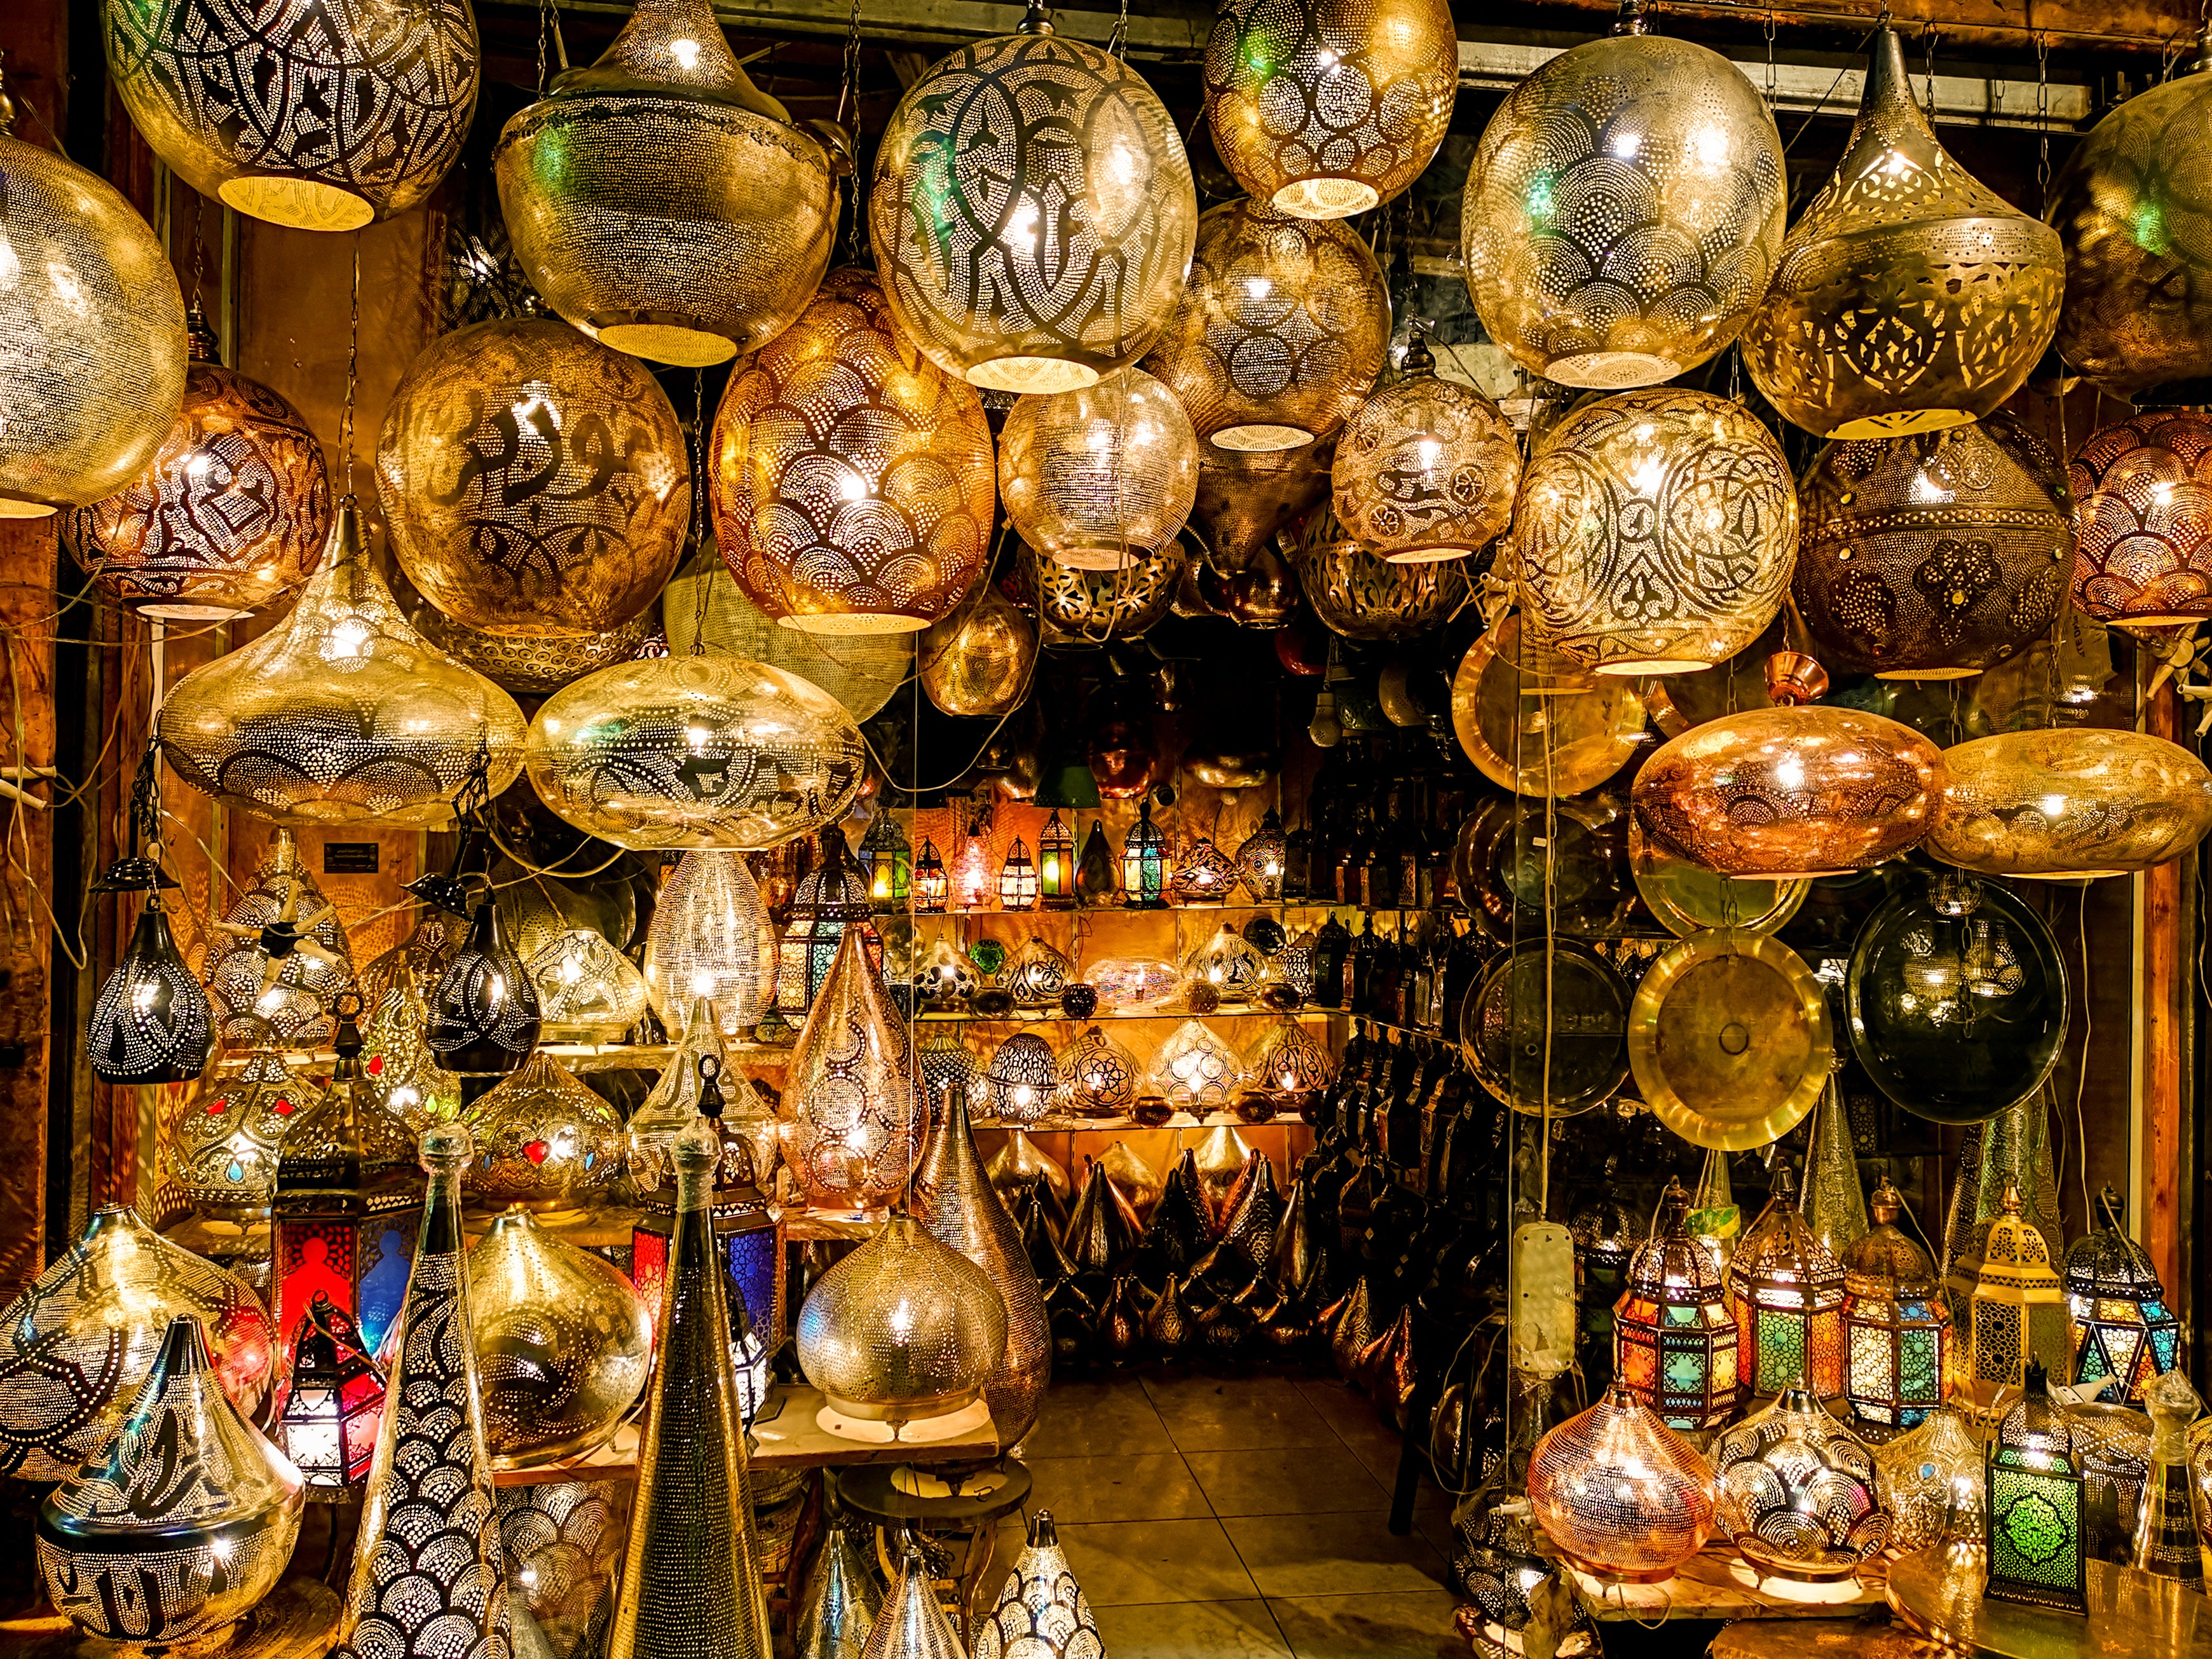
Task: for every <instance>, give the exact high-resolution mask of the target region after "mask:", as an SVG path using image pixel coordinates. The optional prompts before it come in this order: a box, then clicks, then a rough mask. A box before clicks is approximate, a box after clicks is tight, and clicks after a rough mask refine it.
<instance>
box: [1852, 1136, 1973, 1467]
mask: <svg viewBox="0 0 2212 1659" xmlns="http://www.w3.org/2000/svg"><path fill="white" fill-rule="evenodd" d="M1871 1207H1872V1209H1873V1212H1874V1225H1873V1226H1872V1227H1871V1228H1869V1230H1868V1231H1867V1232H1866V1234H1865V1235H1864V1236H1863V1237H1860V1238H1858V1239H1857V1240H1855V1241H1854V1242H1853V1243H1852V1244H1851V1246H1850V1249H1847V1250H1845V1251H1844V1398H1846V1399H1847V1400H1849V1401H1850V1406H1851V1413H1852V1415H1853V1416H1855V1417H1857V1419H1858V1420H1859V1423H1860V1425H1861V1428H1862V1431H1863V1432H1864V1433H1865V1434H1866V1435H1867V1436H1868V1437H1869V1438H1875V1439H1887V1437H1890V1436H1892V1435H1894V1434H1896V1433H1898V1432H1899V1431H1901V1430H1905V1429H1910V1428H1912V1427H1914V1426H1915V1425H1917V1424H1918V1423H1919V1422H1920V1420H1921V1419H1923V1418H1924V1417H1926V1416H1927V1415H1928V1413H1929V1412H1930V1411H1932V1410H1934V1409H1935V1408H1936V1407H1937V1406H1940V1405H1942V1403H1943V1374H1944V1364H1943V1362H1944V1359H1945V1358H1946V1350H1947V1349H1948V1347H1949V1346H1950V1342H1951V1322H1950V1320H1949V1319H1948V1317H1947V1316H1946V1314H1945V1311H1944V1307H1943V1299H1942V1297H1941V1296H1940V1295H1938V1294H1937V1291H1938V1289H1939V1285H1938V1282H1937V1279H1936V1264H1935V1263H1934V1262H1933V1261H1929V1259H1928V1252H1927V1251H1925V1250H1923V1249H1921V1248H1920V1246H1919V1245H1917V1244H1916V1243H1913V1242H1912V1240H1911V1239H1910V1238H1907V1237H1905V1235H1904V1234H1903V1233H1902V1232H1900V1231H1898V1228H1897V1225H1896V1223H1897V1218H1898V1216H1899V1214H1900V1213H1901V1212H1903V1210H1904V1208H1905V1200H1904V1199H1903V1198H1902V1197H1900V1196H1899V1194H1898V1190H1897V1188H1894V1187H1893V1186H1891V1185H1890V1184H1889V1182H1888V1181H1887V1180H1884V1181H1883V1182H1881V1185H1880V1186H1878V1187H1876V1188H1875V1192H1874V1198H1873V1200H1872V1206H1871Z"/></svg>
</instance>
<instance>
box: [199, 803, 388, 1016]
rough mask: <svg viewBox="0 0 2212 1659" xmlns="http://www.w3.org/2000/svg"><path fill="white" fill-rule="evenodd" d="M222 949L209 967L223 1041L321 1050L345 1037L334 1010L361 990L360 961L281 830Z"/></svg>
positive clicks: (236, 909)
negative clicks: (357, 984) (338, 1033)
mask: <svg viewBox="0 0 2212 1659" xmlns="http://www.w3.org/2000/svg"><path fill="white" fill-rule="evenodd" d="M215 932H216V933H217V934H219V935H220V936H221V940H222V942H221V943H220V944H218V945H216V948H215V949H214V950H212V951H210V953H209V955H208V958H207V961H206V962H205V963H204V968H205V970H206V973H207V982H208V998H209V1000H210V1003H211V1004H212V1005H213V1007H214V1010H215V1017H216V1036H218V1037H220V1038H221V1039H222V1041H223V1042H226V1043H229V1044H233V1045H255V1046H258V1045H262V1044H270V1045H273V1046H276V1047H279V1048H322V1047H323V1046H324V1045H325V1044H326V1043H327V1042H330V1040H331V1035H332V1033H333V1032H334V1031H335V1030H337V1027H336V1024H334V1022H333V1021H332V1018H331V1011H332V1008H333V1006H334V1005H335V1003H336V1000H337V998H339V997H341V996H343V995H344V994H346V993H347V992H349V991H351V990H353V989H354V970H353V957H352V954H351V952H349V951H348V950H347V948H346V933H345V924H344V923H343V921H341V920H340V919H339V917H338V913H337V906H336V905H334V904H332V903H331V902H330V901H329V900H328V899H327V898H325V897H324V896H323V890H322V889H321V888H319V887H318V886H317V885H316V884H315V878H314V877H313V875H312V874H310V873H309V872H308V871H307V866H305V865H304V864H303V863H302V862H301V859H300V848H299V843H298V842H297V841H296V840H295V838H294V836H293V834H292V832H291V831H290V830H289V829H279V830H278V831H277V832H276V838H275V840H274V841H273V842H271V844H270V849H269V854H268V856H267V857H266V858H264V860H262V861H261V864H260V866H259V867H258V869H257V870H256V871H255V872H254V876H253V885H252V886H251V887H249V888H247V889H246V891H245V892H243V893H241V894H240V896H239V897H238V901H237V902H235V903H234V904H233V905H232V906H231V907H230V908H229V909H228V910H227V911H225V912H224V913H223V918H222V921H219V922H217V923H216V925H215Z"/></svg>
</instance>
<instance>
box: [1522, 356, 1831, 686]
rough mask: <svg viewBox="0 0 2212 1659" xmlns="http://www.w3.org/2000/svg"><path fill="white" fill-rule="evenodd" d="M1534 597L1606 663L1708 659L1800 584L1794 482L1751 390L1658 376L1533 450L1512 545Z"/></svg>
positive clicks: (1611, 669) (1761, 622)
mask: <svg viewBox="0 0 2212 1659" xmlns="http://www.w3.org/2000/svg"><path fill="white" fill-rule="evenodd" d="M1508 546H1509V548H1510V565H1511V568H1512V570H1513V575H1514V580H1516V582H1517V583H1518V584H1519V586H1520V590H1521V593H1522V601H1523V605H1524V607H1525V608H1526V609H1527V610H1528V612H1529V613H1530V614H1531V615H1532V616H1533V617H1534V618H1535V619H1536V621H1537V622H1538V623H1539V624H1540V625H1541V627H1542V629H1543V630H1544V634H1545V636H1546V638H1547V640H1548V641H1549V642H1550V643H1551V644H1552V645H1553V646H1554V647H1557V648H1558V649H1559V651H1561V652H1563V653H1565V655H1567V656H1568V657H1571V658H1572V659H1574V660H1575V661H1577V662H1579V663H1582V664H1583V665H1586V666H1588V667H1589V668H1591V669H1592V670H1594V671H1596V672H1597V673H1600V674H1668V673H1680V672H1683V671H1690V670H1697V669H1704V668H1710V667H1711V666H1712V665H1714V664H1715V663H1717V662H1721V661H1724V660H1725V659H1728V658H1729V657H1732V656H1734V655H1735V653H1737V652H1738V651H1741V649H1743V647H1746V646H1747V645H1749V644H1750V643H1751V642H1752V641H1753V640H1755V639H1757V638H1758V637H1759V633H1760V630H1762V629H1765V626H1766V625H1767V623H1770V622H1771V621H1772V620H1773V619H1774V616H1775V613H1776V612H1777V611H1779V610H1780V609H1781V607H1782V601H1783V599H1784V596H1785V595H1786V594H1787V593H1788V592H1789V590H1790V569H1791V566H1792V563H1793V562H1794V560H1795V558H1796V550H1797V491H1796V488H1795V486H1794V484H1793V483H1792V481H1791V479H1790V464H1789V462H1788V461H1787V460H1786V459H1784V456H1783V453H1782V448H1781V446H1780V445H1778V443H1776V442H1775V441H1774V435H1773V434H1771V433H1770V432H1769V431H1768V430H1767V429H1766V428H1765V427H1764V426H1762V425H1761V424H1759V422H1758V421H1757V420H1756V419H1755V418H1753V416H1751V415H1750V414H1749V413H1747V411H1746V410H1744V409H1743V407H1742V406H1741V404H1733V403H1729V402H1726V401H1724V400H1723V399H1721V398H1715V397H1711V396H1710V395H1708V394H1707V393H1705V392H1688V391H1684V390H1680V389H1679V388H1675V387H1669V386H1655V387H1653V388H1651V389H1650V390H1648V391H1643V392H1622V393H1620V395H1619V396H1618V397H1613V398H1606V399H1605V400H1604V401H1603V402H1601V403H1597V404H1592V405H1590V406H1589V408H1588V409H1585V410H1582V411H1581V412H1579V413H1578V414H1576V415H1572V416H1569V417H1568V418H1567V419H1565V420H1564V421H1562V422H1559V425H1558V426H1556V427H1554V428H1553V429H1552V431H1551V433H1550V435H1548V436H1547V438H1546V439H1545V441H1544V443H1543V447H1541V449H1539V450H1538V451H1537V452H1536V453H1535V454H1534V455H1533V456H1531V457H1530V458H1529V461H1528V471H1527V473H1526V474H1525V475H1524V477H1522V484H1521V496H1520V501H1519V503H1518V505H1517V506H1516V508H1515V513H1514V525H1513V535H1512V538H1511V540H1510V543H1509V544H1508Z"/></svg>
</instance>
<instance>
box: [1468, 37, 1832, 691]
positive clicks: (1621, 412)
mask: <svg viewBox="0 0 2212 1659" xmlns="http://www.w3.org/2000/svg"><path fill="white" fill-rule="evenodd" d="M1577 50H1583V49H1582V48H1577ZM1570 55H1571V54H1570ZM1554 61H1555V62H1556V61H1559V60H1554ZM1508 545H1509V547H1510V550H1511V554H1512V568H1513V572H1514V580H1516V582H1517V583H1518V584H1519V586H1520V591H1521V594H1522V602H1523V608H1524V611H1525V615H1524V617H1523V621H1524V623H1526V622H1528V621H1530V620H1533V621H1534V623H1536V624H1537V625H1538V626H1539V627H1540V628H1541V631H1542V633H1543V635H1544V639H1545V641H1546V642H1547V644H1549V645H1551V646H1552V647H1554V648H1556V649H1557V650H1559V652H1561V653H1564V654H1565V656H1567V657H1569V658H1571V659H1573V660H1574V661H1576V662H1578V663H1581V664H1582V665H1584V666H1586V667H1588V668H1590V669H1592V670H1594V671H1596V672H1598V673H1600V674H1677V673H1684V672H1687V671H1692V670H1697V669H1703V668H1710V667H1711V666H1712V665H1714V664H1715V663H1717V662H1723V661H1725V660H1727V659H1729V658H1730V657H1732V656H1734V655H1735V653H1737V652H1739V651H1741V650H1742V649H1744V647H1747V646H1748V645H1750V644H1751V643H1753V641H1755V640H1757V639H1758V638H1759V635H1760V634H1761V633H1762V632H1763V631H1765V628H1766V625H1767V623H1770V622H1771V621H1773V620H1774V617H1775V613H1776V612H1777V611H1779V610H1780V609H1781V608H1782V602H1783V600H1784V598H1786V597H1787V595H1788V593H1789V592H1790V570H1791V568H1792V563H1793V562H1794V560H1795V559H1796V552H1797V491H1796V487H1795V486H1794V484H1793V483H1792V482H1791V480H1790V464H1789V462H1788V461H1787V460H1786V459H1784V456H1783V453H1782V447H1781V446H1780V445H1779V444H1778V443H1776V442H1775V441H1774V435H1773V434H1772V433H1771V432H1769V431H1768V430H1767V429H1766V428H1765V427H1764V426H1762V425H1761V424H1760V423H1759V421H1758V420H1756V419H1755V418H1753V416H1751V415H1750V414H1749V413H1748V412H1747V411H1746V410H1744V409H1743V407H1742V406H1741V404H1732V403H1729V402H1727V401H1726V400H1724V399H1723V398H1716V397H1713V396H1711V395H1710V394H1709V393H1706V392H1691V391H1687V390H1685V389H1683V388H1680V387H1670V386H1659V387H1654V388H1652V389H1651V390H1650V391H1644V392H1623V393H1621V394H1620V396H1618V397H1613V398H1606V399H1604V400H1603V401H1602V402H1600V403H1596V404H1592V405H1591V406H1590V407H1589V408H1588V409H1585V410H1581V411H1580V412H1579V413H1577V414H1574V415H1571V416H1568V417H1567V418H1566V419H1565V420H1564V421H1562V422H1559V425H1557V426H1556V427H1554V428H1552V430H1551V432H1550V433H1549V434H1547V435H1546V437H1545V439H1544V441H1543V444H1542V446H1541V447H1540V448H1539V449H1538V450H1537V452H1536V453H1535V454H1534V455H1533V456H1531V457H1530V458H1529V461H1528V470H1527V471H1526V472H1525V473H1524V474H1523V476H1522V482H1521V495H1520V500H1519V502H1518V504H1517V505H1516V507H1515V509H1514V521H1513V536H1512V538H1511V540H1510V543H1509V544H1508Z"/></svg>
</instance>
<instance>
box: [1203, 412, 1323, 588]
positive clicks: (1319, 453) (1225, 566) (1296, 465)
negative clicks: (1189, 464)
mask: <svg viewBox="0 0 2212 1659" xmlns="http://www.w3.org/2000/svg"><path fill="white" fill-rule="evenodd" d="M1204 454H1205V459H1203V461H1202V462H1201V463H1200V466H1199V469H1198V501H1197V503H1196V505H1194V507H1192V508H1191V515H1190V527H1191V530H1192V531H1193V532H1194V533H1195V534H1196V536H1197V537H1198V538H1199V539H1200V542H1201V543H1202V544H1203V546H1204V550H1205V553H1206V557H1204V558H1202V559H1197V560H1194V561H1193V562H1192V563H1191V565H1190V567H1189V568H1191V569H1192V570H1194V571H1211V572H1212V574H1214V575H1215V576H1216V577H1218V578H1225V577H1226V576H1227V575H1228V574H1230V573H1231V572H1232V571H1237V570H1241V569H1242V568H1243V567H1244V566H1246V565H1247V564H1249V563H1250V562H1251V561H1252V558H1253V556H1254V555H1255V554H1256V553H1258V552H1259V550H1261V548H1262V547H1265V546H1266V545H1267V544H1268V543H1270V542H1271V541H1273V539H1274V538H1275V535H1276V532H1279V531H1280V530H1282V529H1283V528H1284V527H1285V526H1287V525H1289V524H1291V523H1292V522H1293V521H1295V520H1297V517H1298V515H1299V514H1300V513H1304V511H1305V510H1306V509H1307V508H1308V507H1312V506H1313V505H1315V503H1316V502H1318V501H1326V500H1327V499H1328V489H1329V456H1328V453H1326V452H1325V451H1324V449H1323V448H1322V447H1320V446H1307V447H1304V448H1298V449H1286V450H1273V451H1270V450H1258V451H1249V452H1246V451H1231V450H1224V449H1220V448H1218V447H1215V446H1213V445H1211V444H1208V445H1206V446H1204ZM1227 597H1228V596H1227V592H1226V589H1224V590H1223V592H1222V594H1221V599H1222V602H1223V603H1224V604H1226V603H1227Z"/></svg>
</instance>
